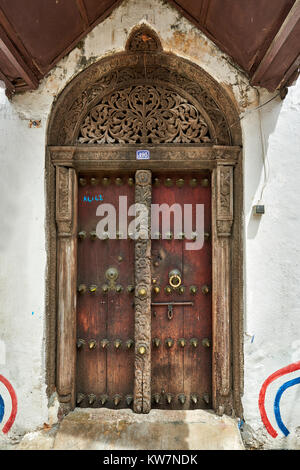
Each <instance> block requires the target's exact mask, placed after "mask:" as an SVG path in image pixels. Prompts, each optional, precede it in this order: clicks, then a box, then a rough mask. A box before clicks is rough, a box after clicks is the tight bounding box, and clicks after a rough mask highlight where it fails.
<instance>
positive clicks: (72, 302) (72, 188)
mask: <svg viewBox="0 0 300 470" xmlns="http://www.w3.org/2000/svg"><path fill="white" fill-rule="evenodd" d="M56 224H57V236H58V244H57V245H58V246H57V249H58V251H57V379H56V386H57V393H58V396H59V400H60V403H61V408H60V415H64V414H66V413H67V412H68V411H70V410H71V409H72V408H74V406H75V370H76V349H75V345H76V266H77V262H76V259H77V236H76V232H77V178H76V173H75V170H74V169H72V168H65V167H61V166H57V167H56Z"/></svg>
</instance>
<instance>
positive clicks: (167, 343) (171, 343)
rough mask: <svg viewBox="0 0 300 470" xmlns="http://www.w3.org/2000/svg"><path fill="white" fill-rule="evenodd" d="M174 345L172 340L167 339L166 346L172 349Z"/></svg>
mask: <svg viewBox="0 0 300 470" xmlns="http://www.w3.org/2000/svg"><path fill="white" fill-rule="evenodd" d="M173 344H174V341H173V340H172V338H167V339H166V346H167V347H168V348H171V347H172V346H173Z"/></svg>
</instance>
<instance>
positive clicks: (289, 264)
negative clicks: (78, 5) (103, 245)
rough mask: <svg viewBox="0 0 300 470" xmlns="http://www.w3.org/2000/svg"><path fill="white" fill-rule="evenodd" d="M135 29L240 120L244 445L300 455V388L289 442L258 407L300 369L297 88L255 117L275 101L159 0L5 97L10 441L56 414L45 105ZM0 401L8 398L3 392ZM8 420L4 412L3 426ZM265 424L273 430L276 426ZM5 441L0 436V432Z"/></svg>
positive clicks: (290, 396)
mask: <svg viewBox="0 0 300 470" xmlns="http://www.w3.org/2000/svg"><path fill="white" fill-rule="evenodd" d="M141 22H147V23H148V24H149V25H150V26H151V27H153V28H154V29H155V30H156V32H157V33H158V34H159V36H160V38H161V40H162V45H163V48H164V49H165V50H166V51H172V52H173V53H176V54H178V55H179V56H181V57H184V58H187V59H189V60H191V61H193V62H195V63H197V64H198V65H200V66H201V67H202V68H203V69H205V70H206V71H207V72H208V73H209V74H211V75H212V76H213V77H214V78H215V79H216V80H217V81H219V82H220V83H222V84H223V85H224V87H226V89H227V90H228V92H229V93H230V94H231V95H232V97H233V99H235V100H236V104H237V107H238V109H239V110H240V115H241V118H242V120H241V124H242V130H243V139H244V168H245V174H244V179H245V233H244V244H245V391H244V396H243V406H244V419H245V426H244V428H245V430H246V431H245V435H246V437H247V438H248V439H249V440H250V438H251V435H252V434H253V439H252V438H251V439H252V441H253V442H254V439H255V438H256V439H257V440H258V441H260V442H263V443H264V445H265V446H269V447H276V446H279V447H286V446H290V447H293V446H294V447H295V446H296V445H298V446H300V444H299V437H298V444H297V442H296V437H295V435H296V428H297V426H300V412H299V408H300V407H299V406H298V411H297V406H296V403H297V398H298V402H299V393H300V387H298V390H297V387H293V389H292V388H291V389H289V390H288V391H286V392H285V395H284V396H283V398H282V417H283V418H284V420H285V421H284V422H285V424H286V425H287V427H288V429H289V430H290V431H291V436H289V437H288V438H285V437H284V438H281V437H278V438H276V439H273V438H270V437H269V435H268V433H267V432H266V430H265V428H264V426H263V424H262V422H261V419H260V415H259V409H258V394H259V389H260V387H261V385H262V383H263V381H264V380H265V379H266V378H267V377H268V376H269V375H270V374H271V373H273V372H274V371H276V370H278V369H279V368H281V367H283V366H286V365H288V364H290V363H292V362H295V361H297V360H300V340H299V330H300V328H299V307H298V305H299V301H298V298H299V291H300V289H299V286H298V285H299V282H298V281H299V277H300V268H299V247H298V239H299V234H300V218H299V217H298V213H299V208H298V204H297V202H298V201H299V199H300V198H299V196H300V185H299V183H298V175H299V165H300V163H299V161H298V160H299V156H298V155H299V148H300V143H299V138H300V137H299V124H300V113H299V111H300V110H299V107H300V104H299V101H300V83H298V85H297V86H295V87H293V88H290V92H289V94H288V96H287V98H286V100H285V101H284V102H282V101H281V100H280V99H279V98H275V100H273V101H272V102H270V103H269V104H268V105H266V106H265V107H263V108H262V109H261V110H260V111H258V110H255V107H256V106H258V104H260V103H263V102H265V101H267V100H269V99H270V98H272V95H270V94H269V93H267V92H266V91H264V90H260V92H261V97H260V98H259V95H258V93H257V91H256V90H254V89H253V88H251V87H250V86H249V83H248V80H247V78H246V77H245V76H244V75H243V74H242V73H241V72H240V71H239V70H238V68H236V67H234V66H232V65H231V61H230V60H228V58H227V56H226V55H225V54H224V53H221V52H220V51H219V50H218V48H217V47H216V46H215V45H214V44H213V43H212V42H211V41H210V40H208V39H207V38H206V37H205V36H204V35H203V34H202V33H201V32H200V31H198V30H197V29H196V28H195V27H194V26H193V25H191V24H190V23H189V22H188V21H187V20H186V19H184V18H182V17H181V16H180V14H179V13H178V11H177V10H175V9H173V8H172V7H170V5H169V4H165V2H163V1H162V0H128V1H125V2H124V3H122V4H121V6H120V7H119V8H117V9H116V10H114V12H113V13H112V14H111V15H110V16H109V17H108V18H107V19H106V20H105V21H104V22H103V23H101V24H100V25H98V26H97V27H95V28H94V30H93V31H92V32H91V33H89V34H88V36H87V37H86V38H85V40H84V42H83V44H82V45H81V47H80V48H76V49H74V50H73V51H72V52H71V53H70V54H69V55H68V56H66V57H65V58H64V59H62V60H61V61H60V63H59V64H58V65H57V66H56V67H55V69H53V70H52V72H51V73H50V74H49V75H48V76H47V77H46V78H45V79H44V80H43V81H42V82H41V84H40V86H39V88H38V90H36V91H32V92H27V93H23V94H21V95H17V96H15V97H14V98H13V100H12V101H11V102H10V101H8V100H7V98H6V97H5V96H4V93H2V91H1V90H0V159H1V185H0V191H1V198H0V204H1V222H2V230H1V239H0V254H1V262H0V278H1V282H0V289H1V297H0V344H1V345H2V346H1V347H0V353H1V351H2V358H1V356H0V374H2V375H4V376H5V377H6V378H7V379H9V380H10V381H11V382H12V384H13V386H14V388H15V390H16V393H17V396H18V403H19V409H18V414H17V417H16V421H15V424H14V426H13V428H12V430H11V431H10V433H9V436H8V437H11V438H14V437H15V436H17V435H19V434H23V433H24V432H27V431H32V430H34V429H36V428H37V427H39V426H43V423H45V422H49V420H50V418H51V419H52V417H53V411H51V412H50V414H49V412H48V403H47V397H46V393H45V379H44V376H45V364H44V352H45V351H44V348H45V343H44V333H45V332H44V327H45V270H46V252H45V249H46V247H45V187H44V162H45V144H46V137H45V136H46V129H47V122H48V119H49V115H50V111H51V106H52V103H53V100H54V99H55V97H56V96H57V95H58V94H59V93H60V92H61V91H62V90H63V88H64V87H65V86H66V84H67V83H68V82H69V81H70V80H71V79H72V78H73V77H74V76H75V75H76V74H78V73H79V72H80V71H81V70H83V69H84V68H85V67H86V66H88V65H89V64H91V63H93V62H95V61H96V60H99V59H100V58H102V57H104V56H105V55H108V54H112V53H113V52H118V51H122V50H124V46H125V42H126V39H127V38H128V34H129V32H130V30H131V29H132V27H134V26H135V25H137V24H139V23H141ZM30 119H41V127H40V128H38V129H36V128H30V127H29V125H28V122H29V120H30ZM262 135H263V140H262V138H261V137H262ZM263 142H264V147H265V159H266V164H265V167H266V168H267V169H268V175H267V181H265V177H264V165H263V153H262V148H263V145H262V144H263ZM265 183H266V184H265ZM263 186H264V192H263V197H262V203H264V204H265V205H266V214H265V215H264V216H262V217H261V218H260V219H255V218H254V217H253V216H252V214H251V211H252V206H253V204H256V203H257V202H258V200H259V199H260V193H261V190H262V188H263ZM32 312H34V313H33V314H32ZM1 341H2V343H1ZM3 351H4V352H3ZM3 356H5V357H3ZM294 375H295V376H296V375H297V374H294ZM298 375H300V373H299V374H298ZM285 379H286V377H285ZM278 386H279V381H278V382H276V387H277V388H278ZM0 387H1V385H0ZM276 387H275V388H274V387H273V388H272V389H271V387H270V390H269V391H268V394H267V397H266V407H267V409H268V414H269V416H270V420H271V419H272V403H273V401H274V394H275V393H276V390H277V388H276ZM1 393H2V395H3V397H4V395H5V392H4V391H3V388H0V394H1ZM297 393H298V395H297ZM6 398H7V400H8V397H6ZM8 402H9V400H8ZM9 412H10V410H9V404H8V406H7V411H6V417H5V419H6V418H7V414H9ZM5 419H4V420H3V422H5ZM272 423H273V424H274V427H275V428H276V429H277V430H278V427H277V426H276V423H275V422H274V419H273V420H272ZM281 435H282V433H280V432H279V436H281ZM1 439H4V436H3V434H2V433H1V432H0V440H1Z"/></svg>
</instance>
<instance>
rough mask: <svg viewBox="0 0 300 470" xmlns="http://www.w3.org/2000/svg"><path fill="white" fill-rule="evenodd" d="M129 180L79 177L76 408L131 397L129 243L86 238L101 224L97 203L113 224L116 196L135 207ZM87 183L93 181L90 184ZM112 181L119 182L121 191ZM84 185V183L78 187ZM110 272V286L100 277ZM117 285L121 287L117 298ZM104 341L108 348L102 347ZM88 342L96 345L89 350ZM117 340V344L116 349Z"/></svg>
mask: <svg viewBox="0 0 300 470" xmlns="http://www.w3.org/2000/svg"><path fill="white" fill-rule="evenodd" d="M103 177H104V178H105V177H107V178H109V179H110V184H108V185H105V184H103V182H102V178H103ZM130 177H132V175H129V174H120V173H118V174H100V173H99V174H94V173H93V174H82V175H79V194H78V197H79V201H78V227H79V232H82V231H84V232H86V238H84V239H80V238H79V240H78V286H80V285H82V284H83V285H85V286H86V288H87V291H86V292H85V293H83V294H80V293H78V299H77V341H79V340H83V341H84V344H83V345H82V346H80V347H79V348H77V384H76V385H77V387H76V388H77V399H78V402H77V406H81V407H88V406H92V407H99V406H105V407H108V408H125V407H128V402H127V400H126V398H128V396H132V394H133V377H134V347H133V346H132V347H131V348H128V347H127V341H129V340H133V338H134V306H133V302H134V294H133V292H128V289H127V288H128V286H129V285H134V241H133V240H131V239H124V240H123V239H120V238H117V239H115V240H112V239H109V240H100V239H99V238H96V239H94V240H93V239H92V238H91V237H90V232H93V231H95V230H96V226H97V223H98V222H99V220H101V219H102V217H98V216H96V209H97V207H98V206H99V204H105V203H109V204H112V206H113V207H115V209H116V216H117V217H116V218H117V221H118V217H119V196H127V202H128V206H130V205H131V204H133V203H134V187H133V186H132V184H131V183H132V181H130V184H128V179H129V178H130ZM91 178H95V179H97V180H98V182H97V181H96V184H91ZM116 178H122V181H123V182H122V184H121V185H120V186H119V185H117V184H116ZM83 180H85V182H86V184H85V185H83V186H82V185H81V184H80V183H82V182H83ZM95 198H97V199H98V201H97V200H95ZM99 199H102V201H99ZM117 231H119V227H118V222H117ZM109 268H114V269H116V270H117V272H118V278H117V279H115V280H113V281H112V282H111V284H110V282H109V280H108V279H107V278H106V274H105V273H106V271H107V269H109ZM104 284H105V285H110V289H109V290H108V292H107V293H103V292H102V286H103V285H104ZM92 285H96V286H97V290H96V292H94V293H91V292H89V288H90V286H92ZM117 285H120V286H122V291H121V292H120V293H118V292H117V291H116V287H117ZM105 339H106V340H108V341H109V343H108V345H107V346H106V347H102V343H101V342H102V341H103V340H105ZM91 340H95V341H96V346H95V347H94V348H92V349H90V347H89V342H90V341H91ZM118 341H120V342H121V344H120V346H119V347H118V348H116V342H118ZM93 395H94V397H93ZM117 396H119V398H117ZM93 398H94V401H93V403H91V402H90V401H89V400H91V401H92V400H93ZM115 399H116V400H117V401H118V400H120V401H119V403H117V404H116V403H115ZM130 405H131V403H130Z"/></svg>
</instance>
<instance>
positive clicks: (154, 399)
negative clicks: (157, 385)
mask: <svg viewBox="0 0 300 470" xmlns="http://www.w3.org/2000/svg"><path fill="white" fill-rule="evenodd" d="M153 401H154V403H155V404H156V405H159V402H160V394H159V393H154V395H153Z"/></svg>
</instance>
